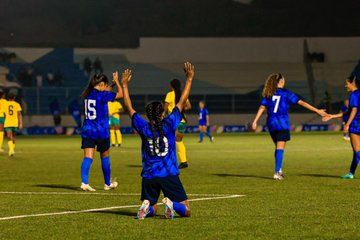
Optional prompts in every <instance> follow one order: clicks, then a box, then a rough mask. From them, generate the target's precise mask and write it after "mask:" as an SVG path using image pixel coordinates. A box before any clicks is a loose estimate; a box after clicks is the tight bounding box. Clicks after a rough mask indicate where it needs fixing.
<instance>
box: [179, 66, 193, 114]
mask: <svg viewBox="0 0 360 240" xmlns="http://www.w3.org/2000/svg"><path fill="white" fill-rule="evenodd" d="M184 71H185V74H186V83H185V87H184V90H183V91H182V94H181V97H180V100H179V102H178V103H177V104H176V106H177V107H178V108H179V110H180V112H181V111H182V110H183V108H184V106H185V103H186V101H187V99H188V98H189V95H190V89H191V84H192V81H193V79H194V74H195V68H194V65H192V64H191V63H189V62H186V63H185V64H184Z"/></svg>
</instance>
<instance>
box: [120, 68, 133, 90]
mask: <svg viewBox="0 0 360 240" xmlns="http://www.w3.org/2000/svg"><path fill="white" fill-rule="evenodd" d="M130 80H131V70H130V69H126V70H125V71H124V72H123V73H122V79H121V82H122V84H123V86H127V85H128V84H129V82H130Z"/></svg>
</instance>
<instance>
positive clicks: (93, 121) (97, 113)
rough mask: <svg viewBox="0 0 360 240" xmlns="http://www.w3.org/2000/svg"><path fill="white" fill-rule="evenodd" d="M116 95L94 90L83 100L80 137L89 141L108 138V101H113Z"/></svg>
mask: <svg viewBox="0 0 360 240" xmlns="http://www.w3.org/2000/svg"><path fill="white" fill-rule="evenodd" d="M115 97H116V93H114V92H109V91H98V90H96V89H94V90H93V91H92V92H91V93H90V94H89V96H87V97H86V99H85V100H84V104H85V119H84V124H83V127H82V133H81V136H82V137H83V138H91V139H99V138H101V139H106V138H109V135H110V134H109V114H108V112H109V111H108V105H107V103H108V102H109V101H114V100H115Z"/></svg>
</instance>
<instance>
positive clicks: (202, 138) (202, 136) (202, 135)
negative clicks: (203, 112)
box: [200, 132, 204, 142]
mask: <svg viewBox="0 0 360 240" xmlns="http://www.w3.org/2000/svg"><path fill="white" fill-rule="evenodd" d="M203 140H204V133H202V132H201V133H200V142H202V141H203Z"/></svg>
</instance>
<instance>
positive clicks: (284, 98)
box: [261, 88, 300, 132]
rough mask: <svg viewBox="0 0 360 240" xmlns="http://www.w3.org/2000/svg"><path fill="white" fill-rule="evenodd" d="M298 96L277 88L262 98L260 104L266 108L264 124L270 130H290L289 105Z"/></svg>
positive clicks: (294, 102)
mask: <svg viewBox="0 0 360 240" xmlns="http://www.w3.org/2000/svg"><path fill="white" fill-rule="evenodd" d="M299 101H300V98H299V97H298V96H297V95H295V94H294V93H292V92H290V91H289V90H285V89H282V88H279V89H278V90H277V91H276V92H275V94H274V95H273V96H272V97H270V98H263V99H262V101H261V105H262V106H264V107H266V109H267V121H266V125H267V127H268V128H269V131H270V132H274V131H281V130H290V121H289V113H288V110H289V107H290V104H291V103H292V104H296V103H298V102H299Z"/></svg>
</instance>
